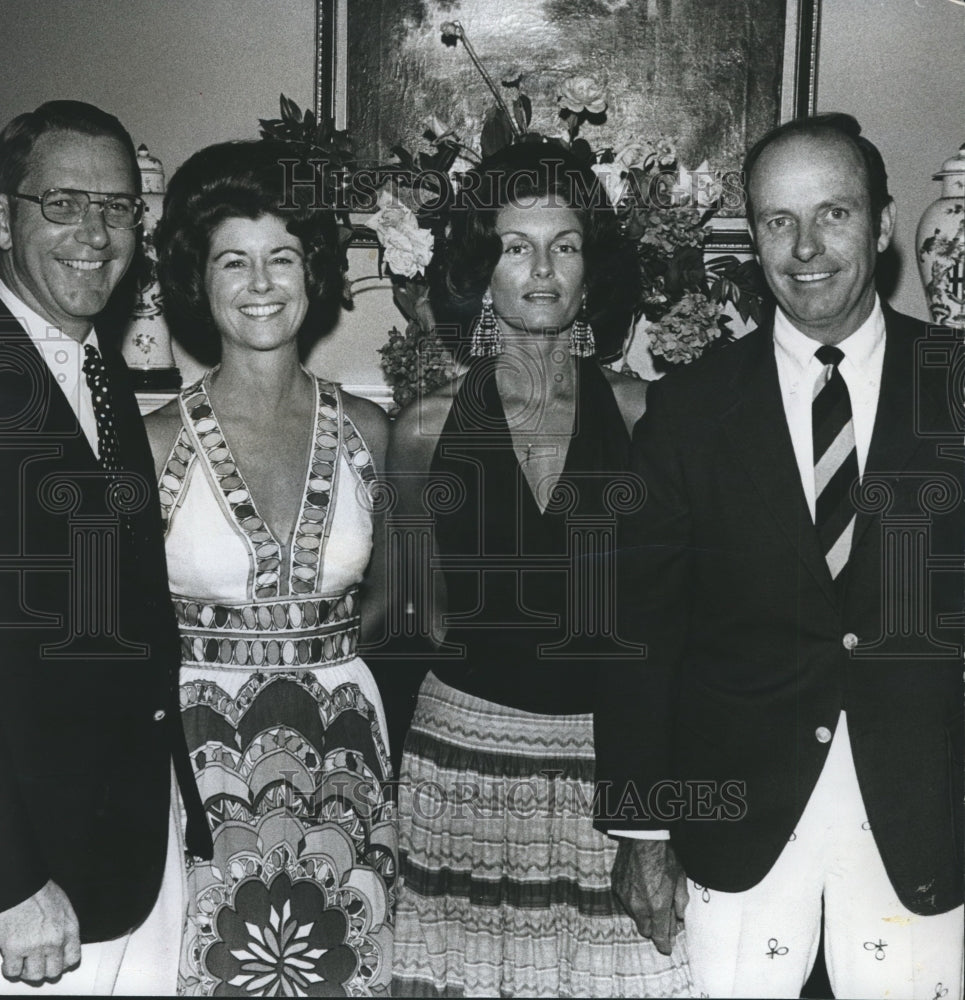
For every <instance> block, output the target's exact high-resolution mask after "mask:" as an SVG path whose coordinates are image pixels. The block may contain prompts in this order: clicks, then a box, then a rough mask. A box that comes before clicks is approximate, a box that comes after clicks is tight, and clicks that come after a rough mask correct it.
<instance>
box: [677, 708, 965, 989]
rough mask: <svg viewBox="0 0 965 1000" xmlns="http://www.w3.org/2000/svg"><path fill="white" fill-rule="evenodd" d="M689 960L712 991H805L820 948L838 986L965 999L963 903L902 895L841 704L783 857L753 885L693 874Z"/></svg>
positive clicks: (702, 985)
mask: <svg viewBox="0 0 965 1000" xmlns="http://www.w3.org/2000/svg"><path fill="white" fill-rule="evenodd" d="M687 888H688V890H689V892H690V902H689V903H688V905H687V913H686V925H687V940H688V944H689V949H690V966H691V971H692V973H693V977H694V982H695V984H696V988H697V990H698V993H699V995H700V996H702V997H773V998H777V997H798V996H800V992H801V987H802V986H803V985H804V982H805V980H806V979H807V977H808V975H809V974H810V971H811V968H812V967H813V965H814V960H815V958H816V956H817V949H818V941H819V936H820V930H821V900H822V897H823V899H824V940H825V960H826V964H827V967H828V977H829V979H830V981H831V988H832V990H833V991H834V995H835V996H836V997H838V998H839V1000H840V998H858V997H860V998H864V997H880V998H886V997H887V998H890V1000H895V998H899V997H900V998H906V1000H962V941H963V930H965V928H963V909H962V907H961V906H959V907H958V908H957V909H955V910H952V911H951V912H949V913H943V914H940V915H938V916H931V917H922V916H918V915H916V914H914V913H912V912H911V911H910V910H907V909H906V908H905V907H904V906H902V904H901V903H900V902H899V900H898V897H897V895H896V894H895V891H894V889H893V888H892V887H891V882H890V881H889V879H888V876H887V874H886V872H885V869H884V865H883V864H882V862H881V857H880V855H879V854H878V849H877V847H876V845H875V841H874V837H873V836H872V833H871V829H870V826H869V824H868V819H867V813H866V812H865V808H864V803H863V802H862V799H861V792H860V789H859V788H858V779H857V776H856V775H855V770H854V759H853V758H852V756H851V741H850V738H849V736H848V725H847V719H846V717H845V714H844V712H842V713H841V717H840V720H839V722H838V727H837V730H836V731H835V734H834V739H833V740H832V743H831V747H830V752H829V754H828V758H827V761H826V762H825V765H824V769H823V770H822V772H821V776H820V778H819V779H818V782H817V784H816V785H815V788H814V791H813V792H812V794H811V798H810V799H809V800H808V804H807V806H806V808H805V810H804V813H803V814H802V816H801V819H800V821H799V822H798V825H797V828H796V830H795V831H794V833H793V834H792V835H791V839H790V840H789V841H788V843H787V845H786V847H785V848H784V850H783V851H782V852H781V855H780V857H779V858H778V859H777V861H776V862H775V864H774V867H773V868H772V869H771V870H770V871H769V872H768V873H767V875H766V876H765V878H764V879H763V880H762V881H761V882H759V883H758V884H757V885H755V886H754V887H753V888H751V889H748V890H747V891H746V892H734V893H727V892H719V891H717V890H715V889H708V888H706V887H705V886H700V885H696V884H695V883H694V882H692V881H690V880H688V883H687Z"/></svg>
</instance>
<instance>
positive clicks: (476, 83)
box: [315, 0, 820, 171]
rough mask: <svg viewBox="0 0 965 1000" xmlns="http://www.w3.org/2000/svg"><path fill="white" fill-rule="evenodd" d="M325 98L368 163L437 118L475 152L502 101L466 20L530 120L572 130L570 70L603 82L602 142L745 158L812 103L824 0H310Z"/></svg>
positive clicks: (597, 126)
mask: <svg viewBox="0 0 965 1000" xmlns="http://www.w3.org/2000/svg"><path fill="white" fill-rule="evenodd" d="M315 2H316V25H317V37H316V64H315V108H316V110H317V111H319V112H320V113H323V114H329V115H331V116H332V117H333V118H334V119H335V121H336V125H337V127H339V128H343V129H344V128H347V129H349V130H350V132H351V133H352V136H353V139H354V141H355V145H356V149H357V151H358V153H359V155H360V157H361V158H362V159H363V160H368V161H373V162H385V160H386V158H387V157H388V155H389V150H390V148H391V146H393V145H395V144H396V143H400V144H402V145H403V146H406V147H407V148H409V149H413V148H414V147H417V146H418V145H419V137H420V136H421V134H422V132H423V131H424V130H425V128H426V126H427V123H428V122H429V120H430V118H432V117H435V118H436V119H437V120H438V121H440V122H443V123H445V124H446V125H447V126H448V127H449V128H451V129H453V130H454V131H455V132H456V133H457V134H458V135H459V136H460V138H462V139H463V141H465V142H466V144H467V145H470V146H473V145H475V147H476V148H478V138H479V133H480V131H481V127H482V115H483V113H484V111H485V109H486V108H488V107H489V105H490V104H491V103H492V97H491V95H490V94H489V92H488V90H487V89H486V87H485V84H484V83H483V81H482V79H481V77H480V75H479V73H478V72H477V70H476V68H475V67H474V66H473V64H472V62H471V60H470V59H469V57H468V56H467V53H466V50H465V48H464V47H463V46H462V45H452V44H449V45H447V44H444V43H443V38H442V32H441V27H442V25H443V24H444V23H445V22H449V21H459V22H460V23H461V25H462V26H463V28H464V30H465V33H466V35H467V36H468V38H469V39H471V42H472V45H473V48H474V49H475V52H476V53H477V54H478V57H479V60H480V61H481V62H482V64H483V65H484V66H485V67H486V68H487V69H488V71H489V73H490V75H491V76H492V78H493V79H494V80H495V81H496V83H497V86H499V83H500V81H504V80H518V81H519V84H518V86H519V90H521V91H522V92H524V93H525V94H526V95H527V96H528V97H529V98H530V100H531V102H532V123H531V125H530V127H531V128H532V129H534V130H537V131H539V132H542V133H543V134H546V135H553V134H556V133H561V132H563V127H562V123H561V122H560V119H559V109H558V105H557V97H558V95H559V94H560V92H561V85H562V83H563V81H564V80H566V79H567V78H568V77H572V76H590V77H593V78H595V79H597V80H599V81H600V82H605V89H606V96H607V104H608V106H607V110H606V112H605V113H604V114H603V115H601V116H597V117H596V118H594V120H593V121H592V123H588V124H587V125H586V126H585V127H584V129H583V130H582V131H581V135H582V136H583V137H584V138H586V139H587V140H588V141H589V142H590V144H591V145H592V146H593V147H594V148H604V147H607V146H612V147H614V148H617V149H619V148H621V147H622V146H625V145H629V144H631V143H634V142H637V143H639V142H640V141H641V140H651V141H652V140H655V139H658V138H662V137H667V138H669V139H671V140H672V141H673V142H674V143H675V144H676V146H677V149H678V152H679V156H680V162H681V163H682V164H684V165H685V166H687V167H688V168H690V169H693V168H694V167H696V166H697V165H698V164H700V163H701V162H702V161H704V160H707V161H709V164H710V166H711V168H712V169H716V170H723V171H730V170H736V169H738V168H739V166H740V163H741V160H742V158H743V154H744V151H745V150H746V148H747V147H748V145H749V144H751V143H752V142H754V140H755V139H757V138H758V136H760V135H761V134H763V133H764V132H765V131H766V130H767V129H768V128H770V127H771V126H773V125H775V124H777V123H779V122H780V121H784V120H787V119H788V118H792V117H795V116H797V115H801V114H808V113H811V112H813V110H814V107H815V97H816V84H817V79H816V77H817V38H818V27H819V18H820V0H709V2H708V0H315Z"/></svg>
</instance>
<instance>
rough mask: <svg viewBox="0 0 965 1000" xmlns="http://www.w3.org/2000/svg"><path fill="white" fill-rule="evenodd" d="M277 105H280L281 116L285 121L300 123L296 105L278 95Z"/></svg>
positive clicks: (300, 114) (300, 115) (283, 96)
mask: <svg viewBox="0 0 965 1000" xmlns="http://www.w3.org/2000/svg"><path fill="white" fill-rule="evenodd" d="M278 103H279V104H280V105H281V116H282V118H283V119H285V120H286V121H301V117H302V113H301V109H300V108H299V107H298V105H297V104H296V103H295V102H294V101H292V100H289V99H288V98H287V97H286V96H285V95H284V94H281V95H279V101H278Z"/></svg>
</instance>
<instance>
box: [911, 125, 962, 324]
mask: <svg viewBox="0 0 965 1000" xmlns="http://www.w3.org/2000/svg"><path fill="white" fill-rule="evenodd" d="M934 179H935V180H940V181H941V182H942V194H941V197H940V198H939V199H938V200H937V201H934V202H932V203H931V204H930V205H929V206H928V208H926V209H925V212H924V214H923V215H922V217H921V222H919V223H918V233H917V235H916V237H915V254H916V256H917V258H918V270H919V272H920V274H921V283H922V285H923V286H924V288H925V298H926V299H927V301H928V311H929V312H930V313H931V318H932V322H934V323H940V324H942V325H943V326H960V327H965V145H963V146H962V147H961V148H960V149H959V151H958V154H957V155H956V156H953V157H951V158H950V159H948V160H946V161H945V162H944V163H943V164H942V168H941V170H939V172H938V173H937V174H935V175H934Z"/></svg>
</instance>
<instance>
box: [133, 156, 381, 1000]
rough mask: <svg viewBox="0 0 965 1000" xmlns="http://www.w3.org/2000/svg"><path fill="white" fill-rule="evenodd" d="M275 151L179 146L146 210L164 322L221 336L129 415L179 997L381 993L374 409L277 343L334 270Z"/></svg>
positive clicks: (377, 413) (315, 316)
mask: <svg viewBox="0 0 965 1000" xmlns="http://www.w3.org/2000/svg"><path fill="white" fill-rule="evenodd" d="M291 155H292V153H291V150H290V149H289V148H287V147H285V146H284V145H279V144H275V143H270V142H244V143H223V144H220V145H218V146H212V147H208V148H207V149H204V150H202V151H201V152H199V153H197V154H195V155H194V156H193V157H191V158H190V159H189V160H188V161H187V162H186V163H185V164H184V166H183V167H182V168H181V169H180V170H179V171H178V172H177V174H175V176H174V178H172V181H171V184H170V186H169V189H168V194H167V197H166V200H165V207H164V219H163V222H162V224H161V226H160V227H159V231H158V245H159V265H160V277H161V281H162V288H163V290H164V295H165V305H166V310H167V312H168V316H169V321H170V322H172V326H173V328H175V329H177V330H178V332H179V335H184V334H186V333H188V332H190V338H186V342H187V343H188V345H189V346H190V347H191V348H192V349H193V350H194V351H195V352H197V351H198V349H199V346H201V347H203V345H204V338H205V336H207V338H208V341H209V342H210V341H211V340H216V343H217V347H218V348H219V352H218V353H219V355H220V364H218V365H217V366H216V367H214V368H213V369H211V370H210V371H208V372H207V373H206V374H205V375H204V377H203V378H202V379H200V380H199V381H197V382H195V383H194V384H193V385H190V386H188V387H186V388H185V389H183V390H182V391H181V393H180V394H179V396H178V398H177V399H176V400H174V401H173V402H172V403H170V404H168V405H167V406H165V407H164V408H163V409H162V410H160V411H158V412H157V413H156V414H152V415H151V416H150V417H149V418H148V420H147V422H148V430H149V436H150V439H151V443H152V447H153V448H154V451H155V459H156V463H157V468H158V474H159V479H160V495H161V506H162V516H163V520H164V525H165V531H166V549H167V560H168V576H169V583H170V589H171V593H172V598H173V601H174V606H175V611H176V613H177V617H178V622H179V626H180V630H181V644H182V663H181V676H180V686H181V706H182V713H183V719H184V724H185V727H186V730H187V733H188V746H189V751H190V754H191V758H192V762H193V765H194V770H195V775H196V778H197V782H198V786H199V788H200V791H201V797H202V800H203V801H204V804H205V809H206V812H207V816H208V821H209V823H210V826H211V830H212V834H213V838H214V842H215V850H214V859H213V860H212V861H211V862H210V863H199V864H194V865H193V866H190V867H189V869H188V913H187V920H186V927H185V935H184V942H183V948H182V957H181V969H180V976H179V992H180V993H182V994H185V995H219V996H223V995H229V994H230V995H241V996H248V995H289V996H290V995H309V996H331V995H346V994H352V995H370V994H375V995H385V994H386V993H387V989H388V985H389V982H390V976H391V967H392V926H393V907H394V883H395V876H396V853H397V845H396V836H397V835H396V826H395V816H394V803H393V802H392V801H390V799H389V796H388V791H387V787H386V783H387V781H388V779H389V777H390V773H389V772H390V768H389V764H388V747H387V745H386V741H385V735H384V734H385V731H386V727H385V719H384V714H383V710H382V704H381V701H380V698H379V693H378V689H377V687H376V684H375V682H374V680H373V678H372V675H371V673H370V672H369V670H368V668H367V667H366V666H365V664H364V662H363V661H362V660H361V659H360V658H359V656H358V654H357V648H358V643H359V639H360V615H361V608H362V606H363V604H364V606H365V607H369V602H368V601H365V602H363V601H361V596H362V595H361V594H360V587H361V586H362V584H363V582H364V574H365V572H366V567H367V564H368V563H369V558H370V554H371V552H372V549H373V538H374V535H375V531H376V522H377V519H376V518H375V517H374V514H373V504H372V496H373V489H374V486H375V481H376V473H375V468H376V466H377V464H378V463H379V462H380V461H381V456H382V453H383V452H384V448H385V441H386V437H387V419H386V417H385V415H384V414H383V413H382V411H381V410H380V409H379V408H378V407H377V406H375V405H374V404H371V403H369V402H367V401H366V400H362V399H358V398H355V397H352V396H350V395H348V394H347V393H344V392H342V390H341V389H340V388H339V387H338V386H336V385H334V384H332V383H329V382H325V381H324V380H322V379H320V378H318V377H316V376H315V375H313V374H311V373H309V372H308V371H306V370H305V369H304V368H302V367H301V365H300V363H299V334H300V333H302V332H304V331H307V330H316V329H317V328H318V323H319V313H320V312H321V311H323V310H324V308H325V307H328V306H330V305H331V303H332V301H333V299H334V300H335V301H337V298H338V294H339V289H340V281H341V275H340V273H339V271H338V268H337V266H336V263H335V261H336V255H335V252H334V249H333V248H335V247H337V242H336V235H335V229H334V222H333V220H332V219H331V217H330V216H329V213H326V212H321V211H314V210H311V209H307V208H300V207H295V208H293V209H291V210H282V209H281V208H279V206H280V205H281V204H282V202H283V200H284V192H283V191H282V190H281V180H282V178H283V176H284V175H283V171H282V170H281V168H280V167H279V164H278V161H279V159H281V158H284V157H289V158H290V157H291ZM370 589H371V588H370ZM374 596H375V597H377V596H378V595H374ZM373 603H374V604H375V605H376V606H377V604H378V603H379V602H378V601H375V602H373ZM361 620H363V621H364V620H365V619H364V615H362V616H361Z"/></svg>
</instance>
